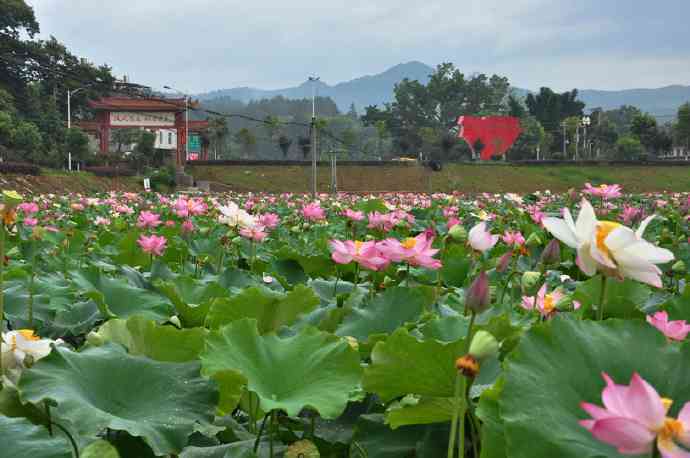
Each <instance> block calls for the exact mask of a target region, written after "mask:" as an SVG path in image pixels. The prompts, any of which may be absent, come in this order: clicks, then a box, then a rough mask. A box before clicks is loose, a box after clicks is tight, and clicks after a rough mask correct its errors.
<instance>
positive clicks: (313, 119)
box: [309, 76, 321, 199]
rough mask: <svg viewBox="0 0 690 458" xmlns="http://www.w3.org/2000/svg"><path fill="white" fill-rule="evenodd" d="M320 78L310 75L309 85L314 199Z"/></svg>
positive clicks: (314, 194) (314, 195) (313, 192)
mask: <svg viewBox="0 0 690 458" xmlns="http://www.w3.org/2000/svg"><path fill="white" fill-rule="evenodd" d="M320 79H321V78H320V77H318V76H310V77H309V82H311V83H312V85H311V197H312V199H316V171H317V166H316V152H317V145H316V142H317V132H316V83H317V82H318V81H319V80H320Z"/></svg>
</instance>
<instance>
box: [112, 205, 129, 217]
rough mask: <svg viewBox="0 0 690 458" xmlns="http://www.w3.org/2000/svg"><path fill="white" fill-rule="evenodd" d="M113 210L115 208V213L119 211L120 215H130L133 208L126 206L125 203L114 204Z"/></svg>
mask: <svg viewBox="0 0 690 458" xmlns="http://www.w3.org/2000/svg"><path fill="white" fill-rule="evenodd" d="M113 210H115V212H116V213H120V214H122V215H131V214H132V213H134V209H133V208H131V207H128V206H127V205H115V206H114V207H113Z"/></svg>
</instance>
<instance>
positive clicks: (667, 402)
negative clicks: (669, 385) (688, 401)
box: [661, 398, 673, 412]
mask: <svg viewBox="0 0 690 458" xmlns="http://www.w3.org/2000/svg"><path fill="white" fill-rule="evenodd" d="M661 403H662V404H663V405H664V409H666V412H668V409H670V408H671V405H672V404H673V399H669V398H661Z"/></svg>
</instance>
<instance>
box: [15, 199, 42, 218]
mask: <svg viewBox="0 0 690 458" xmlns="http://www.w3.org/2000/svg"><path fill="white" fill-rule="evenodd" d="M17 210H19V211H20V212H22V213H24V214H25V215H26V216H29V215H33V214H34V213H38V204H37V203H36V202H22V203H21V204H19V205H17Z"/></svg>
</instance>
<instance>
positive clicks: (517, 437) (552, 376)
mask: <svg viewBox="0 0 690 458" xmlns="http://www.w3.org/2000/svg"><path fill="white" fill-rule="evenodd" d="M505 366H506V367H505V386H504V388H503V393H502V395H501V399H500V401H499V406H500V412H501V417H502V419H503V423H504V427H505V436H506V443H507V450H508V456H509V457H510V458H519V457H524V458H527V457H530V458H531V457H535V456H558V457H564V458H567V457H573V458H575V457H577V458H588V457H592V458H593V457H602V456H607V457H617V456H621V455H619V454H618V453H617V452H616V450H615V448H614V447H612V446H610V445H607V444H604V443H603V442H599V441H597V440H596V439H594V438H593V437H592V435H591V433H589V432H588V431H587V430H586V429H585V428H583V427H582V426H580V425H579V424H578V420H581V419H584V418H588V415H586V414H585V412H584V411H583V410H582V409H581V408H580V403H581V402H583V401H584V402H591V403H594V404H597V405H601V392H602V390H603V388H604V386H605V383H604V381H603V380H602V377H601V373H602V372H606V373H608V374H609V375H610V376H611V377H612V378H613V379H614V380H615V381H616V382H617V383H619V384H624V385H627V384H628V383H629V382H630V378H631V377H632V374H633V373H634V372H637V373H639V374H640V376H641V377H642V378H644V379H645V380H647V381H648V382H649V383H650V384H651V385H652V386H653V387H655V388H656V390H657V391H658V392H659V394H660V395H661V396H664V397H668V398H671V399H674V400H676V402H675V403H674V404H673V406H672V407H671V411H670V416H673V417H675V416H676V415H677V414H678V411H679V410H680V408H681V407H682V406H683V404H684V403H685V402H686V401H689V400H690V384H688V383H687V381H688V380H689V379H690V345H688V344H687V343H686V344H682V345H679V344H671V343H669V342H667V340H666V339H665V338H664V336H663V334H661V333H660V332H659V331H658V330H656V329H655V328H653V327H652V326H650V325H649V324H647V323H645V322H643V321H631V320H629V321H622V320H607V321H605V322H592V321H579V320H575V319H572V318H569V317H556V318H554V319H552V320H549V321H548V322H546V323H544V324H540V325H537V326H535V327H533V328H532V329H531V330H530V331H529V332H527V333H526V334H525V335H524V336H523V337H522V339H521V341H520V344H519V345H518V346H517V347H516V349H515V350H514V351H513V352H512V353H511V355H510V356H509V357H508V358H507V360H506V364H505Z"/></svg>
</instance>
